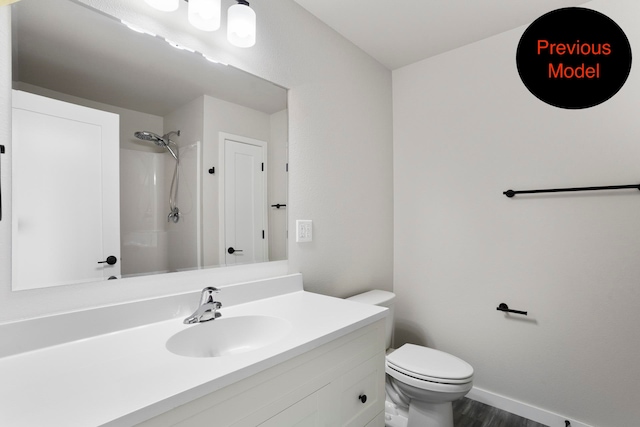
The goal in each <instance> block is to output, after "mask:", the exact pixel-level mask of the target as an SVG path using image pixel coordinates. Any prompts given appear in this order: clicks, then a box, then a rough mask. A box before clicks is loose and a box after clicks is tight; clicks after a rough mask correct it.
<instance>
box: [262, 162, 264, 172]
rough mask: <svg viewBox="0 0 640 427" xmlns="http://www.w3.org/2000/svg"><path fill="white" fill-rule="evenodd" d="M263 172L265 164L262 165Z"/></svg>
mask: <svg viewBox="0 0 640 427" xmlns="http://www.w3.org/2000/svg"><path fill="white" fill-rule="evenodd" d="M262 172H264V163H263V164H262Z"/></svg>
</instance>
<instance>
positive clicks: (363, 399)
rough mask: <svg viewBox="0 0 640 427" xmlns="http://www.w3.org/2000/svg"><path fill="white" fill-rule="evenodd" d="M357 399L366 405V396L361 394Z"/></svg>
mask: <svg viewBox="0 0 640 427" xmlns="http://www.w3.org/2000/svg"><path fill="white" fill-rule="evenodd" d="M358 399H360V402H362V403H367V395H366V394H361V395H360V396H358Z"/></svg>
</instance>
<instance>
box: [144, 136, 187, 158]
mask: <svg viewBox="0 0 640 427" xmlns="http://www.w3.org/2000/svg"><path fill="white" fill-rule="evenodd" d="M134 135H135V137H136V138H138V139H142V140H143V141H151V142H153V143H154V144H156V145H157V146H158V147H164V148H166V149H167V150H168V151H169V153H171V155H172V156H173V158H174V159H176V161H177V160H178V154H177V153H176V152H175V151H173V150H172V149H171V147H170V144H173V145H174V147H177V145H176V143H175V142H173V141H172V140H170V139H169V136H170V135H177V136H180V131H179V130H178V131H171V132H169V133H167V134H164V135H162V136H160V135H158V134H156V133H153V132H149V131H146V130H144V131H138V132H135V133H134Z"/></svg>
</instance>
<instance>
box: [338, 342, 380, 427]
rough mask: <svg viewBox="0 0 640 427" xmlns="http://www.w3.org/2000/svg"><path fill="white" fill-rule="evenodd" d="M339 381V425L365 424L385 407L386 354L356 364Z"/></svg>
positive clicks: (353, 426) (346, 426)
mask: <svg viewBox="0 0 640 427" xmlns="http://www.w3.org/2000/svg"><path fill="white" fill-rule="evenodd" d="M338 381H339V383H340V391H339V396H340V415H341V416H340V419H341V422H340V425H341V426H343V427H361V426H364V425H366V424H367V423H368V422H369V421H371V420H372V419H373V418H374V417H375V416H376V415H377V414H378V413H379V412H380V409H381V408H383V407H384V397H385V394H384V353H379V354H378V355H376V356H374V357H372V358H371V359H369V360H367V361H366V362H364V363H362V364H361V365H359V366H356V367H355V368H354V369H352V370H351V371H349V372H348V373H347V374H346V375H344V376H343V377H342V378H340V379H339V380H338Z"/></svg>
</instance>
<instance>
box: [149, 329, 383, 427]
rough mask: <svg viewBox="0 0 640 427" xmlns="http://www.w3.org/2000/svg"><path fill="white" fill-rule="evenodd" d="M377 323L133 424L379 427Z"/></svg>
mask: <svg viewBox="0 0 640 427" xmlns="http://www.w3.org/2000/svg"><path fill="white" fill-rule="evenodd" d="M384 360H385V323H384V320H379V321H377V322H375V323H372V324H370V325H368V326H365V327H363V328H360V329H357V330H355V331H353V332H351V333H349V334H347V335H344V336H342V337H340V338H338V339H335V340H333V341H329V342H327V343H324V344H322V345H320V346H319V347H316V348H314V349H312V350H309V351H307V352H304V353H302V354H299V355H298V356H295V357H293V358H292V359H290V360H288V361H286V362H284V363H281V364H278V365H276V366H273V367H271V368H269V369H266V370H264V371H262V372H258V373H256V374H255V375H252V376H250V377H248V378H245V379H244V380H241V381H238V382H236V383H234V384H231V385H229V386H227V387H224V388H222V389H220V390H218V391H215V392H213V393H209V394H207V395H205V396H203V397H201V398H199V399H196V400H193V401H191V402H189V403H186V404H184V405H182V406H179V407H177V408H175V409H172V410H170V411H168V412H165V413H164V414H162V415H159V416H157V417H155V418H153V419H151V420H148V421H146V422H143V423H142V424H139V426H140V427H161V426H162V427H166V426H179V427H202V426H216V427H223V426H233V427H256V426H260V427H290V426H291V427H293V426H296V427H307V426H308V427H336V426H344V427H383V426H384V396H385V394H384V380H385V373H384Z"/></svg>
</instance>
